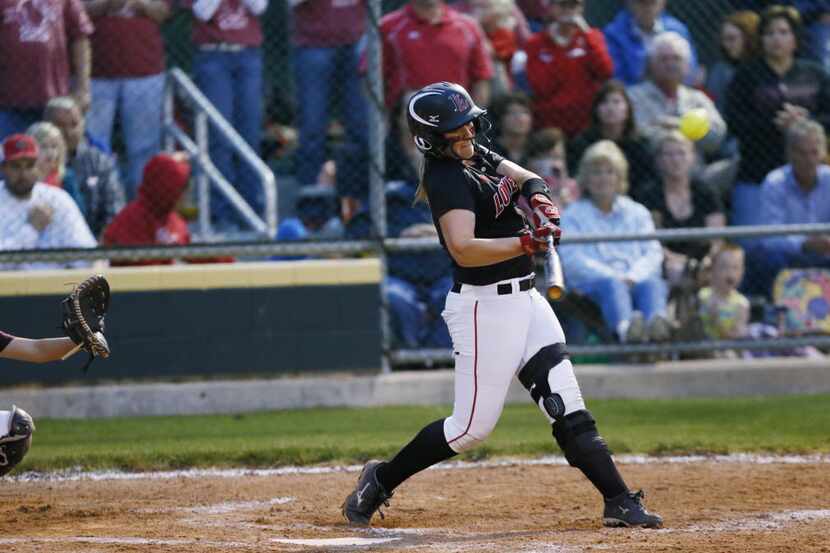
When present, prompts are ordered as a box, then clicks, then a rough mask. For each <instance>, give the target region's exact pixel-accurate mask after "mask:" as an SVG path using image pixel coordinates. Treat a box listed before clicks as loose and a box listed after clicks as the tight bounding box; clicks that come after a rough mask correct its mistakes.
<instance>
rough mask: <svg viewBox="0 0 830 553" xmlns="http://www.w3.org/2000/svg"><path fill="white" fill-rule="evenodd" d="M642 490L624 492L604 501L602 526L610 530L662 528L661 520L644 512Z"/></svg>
mask: <svg viewBox="0 0 830 553" xmlns="http://www.w3.org/2000/svg"><path fill="white" fill-rule="evenodd" d="M644 497H645V494H644V493H643V490H640V491H637V492H631V491H628V492H624V493H621V494H620V495H618V496H617V497H613V498H611V499H606V500H605V511H604V512H603V513H602V524H603V526H609V527H612V528H618V527H625V528H662V526H663V518H662V517H661V516H660V515H655V514H652V513H649V512H648V511H646V508H645V507H644V506H643V501H642V500H643V498H644Z"/></svg>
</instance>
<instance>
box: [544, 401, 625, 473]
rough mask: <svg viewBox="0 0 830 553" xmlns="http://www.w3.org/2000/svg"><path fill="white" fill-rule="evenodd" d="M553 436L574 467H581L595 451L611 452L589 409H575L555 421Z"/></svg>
mask: <svg viewBox="0 0 830 553" xmlns="http://www.w3.org/2000/svg"><path fill="white" fill-rule="evenodd" d="M553 437H554V438H556V443H557V444H559V447H560V448H561V449H562V451H563V452H564V453H565V459H567V460H568V464H570V465H571V466H572V467H579V466H580V465H581V464H582V462H583V461H584V460H585V459H586V458H587V457H589V456H591V455H593V454H595V453H598V452H603V453H606V454H608V455H610V454H611V452H610V451H609V449H608V444H606V443H605V440H604V439H602V436H600V435H599V432H598V431H597V425H596V422H595V421H594V418H593V417H592V416H591V413H590V412H589V411H588V410H587V409H586V410H581V411H574V412H573V413H571V414H569V415H566V416H565V417H562V418H561V419H558V420H557V421H556V422H554V423H553Z"/></svg>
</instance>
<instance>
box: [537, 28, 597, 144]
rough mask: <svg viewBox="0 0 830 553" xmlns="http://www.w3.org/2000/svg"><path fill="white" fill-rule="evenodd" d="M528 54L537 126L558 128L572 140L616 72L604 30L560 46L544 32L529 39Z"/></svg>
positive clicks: (588, 119)
mask: <svg viewBox="0 0 830 553" xmlns="http://www.w3.org/2000/svg"><path fill="white" fill-rule="evenodd" d="M525 51H526V52H527V78H528V81H529V82H530V88H531V90H532V96H533V116H534V124H535V126H536V127H538V128H543V127H559V128H560V129H562V130H563V131H564V132H565V133H566V134H567V135H568V136H569V137H572V136H574V135H576V134H577V133H579V132H582V131H583V130H585V129H586V128H587V127H588V124H589V123H590V120H591V103H592V102H593V99H594V95H595V94H596V92H597V90H599V87H600V86H602V83H604V82H605V81H606V80H608V79H609V78H611V75H612V74H613V72H614V64H613V62H612V61H611V56H610V55H608V48H607V47H606V46H605V37H604V36H603V35H602V31H600V30H599V29H590V30H588V32H587V33H581V32H578V33H577V34H575V35H574V37H573V38H572V39H571V41H570V42H569V43H568V44H567V45H566V46H560V45H558V44H556V43H555V42H554V41H553V39H552V38H551V36H550V33H549V32H548V30H547V29H545V30H543V31H540V32H538V33H536V34H535V35H533V36H532V37H530V40H528V42H527V46H526V47H525Z"/></svg>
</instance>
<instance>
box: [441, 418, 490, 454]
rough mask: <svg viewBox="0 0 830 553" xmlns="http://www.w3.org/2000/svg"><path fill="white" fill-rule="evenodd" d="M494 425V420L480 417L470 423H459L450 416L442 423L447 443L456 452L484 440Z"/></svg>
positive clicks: (470, 447)
mask: <svg viewBox="0 0 830 553" xmlns="http://www.w3.org/2000/svg"><path fill="white" fill-rule="evenodd" d="M495 427H496V420H490V419H484V418H482V419H480V420H474V421H473V422H471V423H469V422H465V423H459V421H456V420H455V419H453V418H452V417H450V418H448V419H447V422H446V423H445V425H444V433H445V434H444V435H445V436H446V438H447V445H449V446H450V448H451V449H452V450H453V451H455V452H456V453H462V452H464V451H468V450H470V449H473V448H475V447H476V446H477V445H478V444H480V443H482V442H483V441H484V440H486V439H487V437H488V436H490V434H492V432H493V429H494V428H495Z"/></svg>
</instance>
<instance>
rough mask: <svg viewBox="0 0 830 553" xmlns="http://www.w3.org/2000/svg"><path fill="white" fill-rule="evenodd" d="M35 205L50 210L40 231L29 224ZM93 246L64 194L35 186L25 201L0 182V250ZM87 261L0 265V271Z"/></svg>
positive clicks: (90, 238)
mask: <svg viewBox="0 0 830 553" xmlns="http://www.w3.org/2000/svg"><path fill="white" fill-rule="evenodd" d="M39 205H46V206H49V207H50V208H52V220H51V221H50V223H49V224H48V225H47V226H46V228H44V229H43V230H42V231H38V230H37V229H36V228H35V227H33V226H32V225H31V224H30V223H29V211H30V210H31V209H32V208H33V207H35V206H39ZM96 245H97V243H96V242H95V238H94V237H93V236H92V232H90V230H89V227H88V226H87V224H86V221H84V218H83V215H81V212H80V210H79V209H78V206H77V205H76V204H75V202H74V201H73V200H72V197H71V196H69V194H67V193H66V192H65V191H63V190H61V189H59V188H55V187H54V186H49V185H46V184H42V183H37V184H35V186H34V188H32V192H31V194H30V195H29V197H28V198H19V197H17V196H15V195H13V194H12V193H11V192H9V190H8V189H7V188H6V183H5V182H3V181H0V250H42V249H49V248H94V247H95V246H96ZM88 265H89V263H88V262H75V263H72V262H69V263H66V262H63V263H42V262H36V263H18V264H15V263H0V270H6V271H9V270H21V269H22V270H26V269H58V268H63V267H67V266H71V267H80V266H88Z"/></svg>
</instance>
